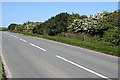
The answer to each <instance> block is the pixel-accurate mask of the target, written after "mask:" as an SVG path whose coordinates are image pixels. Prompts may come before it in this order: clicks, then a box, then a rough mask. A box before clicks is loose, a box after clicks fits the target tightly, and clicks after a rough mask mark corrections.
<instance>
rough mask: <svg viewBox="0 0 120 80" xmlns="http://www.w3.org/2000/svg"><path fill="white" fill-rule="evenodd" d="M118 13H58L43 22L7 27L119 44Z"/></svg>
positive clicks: (35, 32) (34, 32)
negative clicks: (87, 14)
mask: <svg viewBox="0 0 120 80" xmlns="http://www.w3.org/2000/svg"><path fill="white" fill-rule="evenodd" d="M119 15H120V13H119V12H118V11H114V12H106V11H103V12H101V13H97V14H95V15H90V16H86V15H79V14H77V13H76V14H74V13H72V14H69V13H60V14H58V15H56V16H53V17H51V18H50V19H48V20H46V21H45V22H25V23H24V24H10V25H9V26H8V29H9V30H16V31H23V32H28V33H33V34H40V35H43V34H47V35H50V36H55V35H60V34H61V35H62V34H63V33H64V34H67V35H68V34H69V35H74V36H75V35H77V37H79V36H81V35H78V34H83V35H89V36H90V37H94V38H95V39H96V40H98V41H99V40H101V41H104V42H105V43H107V44H109V45H112V46H113V45H116V46H118V45H119V44H120V35H119V34H118V33H119V31H118V28H119V20H120V18H119V17H118V16H119ZM83 35H82V36H83ZM79 38H81V37H79Z"/></svg>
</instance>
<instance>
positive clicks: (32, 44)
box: [30, 43, 46, 51]
mask: <svg viewBox="0 0 120 80" xmlns="http://www.w3.org/2000/svg"><path fill="white" fill-rule="evenodd" d="M30 45H31V46H34V47H36V48H38V49H41V50H43V51H46V50H45V49H43V48H41V47H39V46H36V45H35V44H32V43H30Z"/></svg>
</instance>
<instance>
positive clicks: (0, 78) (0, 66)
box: [0, 58, 6, 80]
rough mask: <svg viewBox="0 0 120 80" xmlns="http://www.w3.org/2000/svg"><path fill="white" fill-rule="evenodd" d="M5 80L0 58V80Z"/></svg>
mask: <svg viewBox="0 0 120 80" xmlns="http://www.w3.org/2000/svg"><path fill="white" fill-rule="evenodd" d="M5 79H6V77H5V73H4V68H3V64H2V61H1V58H0V80H5Z"/></svg>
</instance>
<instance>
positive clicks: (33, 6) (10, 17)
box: [0, 2, 118, 27]
mask: <svg viewBox="0 0 120 80" xmlns="http://www.w3.org/2000/svg"><path fill="white" fill-rule="evenodd" d="M117 8H118V3H117V2H3V3H2V26H4V27H7V26H8V25H9V24H10V23H18V24H19V23H23V22H27V21H40V22H41V21H45V20H47V19H48V18H50V17H52V16H55V15H56V14H58V13H61V12H68V13H72V12H74V13H79V14H80V15H92V14H95V13H97V12H101V11H103V10H105V11H109V12H111V11H115V10H117ZM0 26H1V25H0Z"/></svg>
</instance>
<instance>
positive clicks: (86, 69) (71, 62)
mask: <svg viewBox="0 0 120 80" xmlns="http://www.w3.org/2000/svg"><path fill="white" fill-rule="evenodd" d="M56 57H57V58H59V59H62V60H64V61H66V62H68V63H70V64H73V65H75V66H77V67H79V68H82V69H84V70H85V71H88V72H90V73H92V74H95V75H97V76H99V77H101V78H105V79H109V78H108V77H106V76H104V75H102V74H100V73H97V72H95V71H93V70H91V69H88V68H86V67H84V66H82V65H79V64H77V63H75V62H73V61H70V60H68V59H66V58H63V57H61V56H59V55H56Z"/></svg>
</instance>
